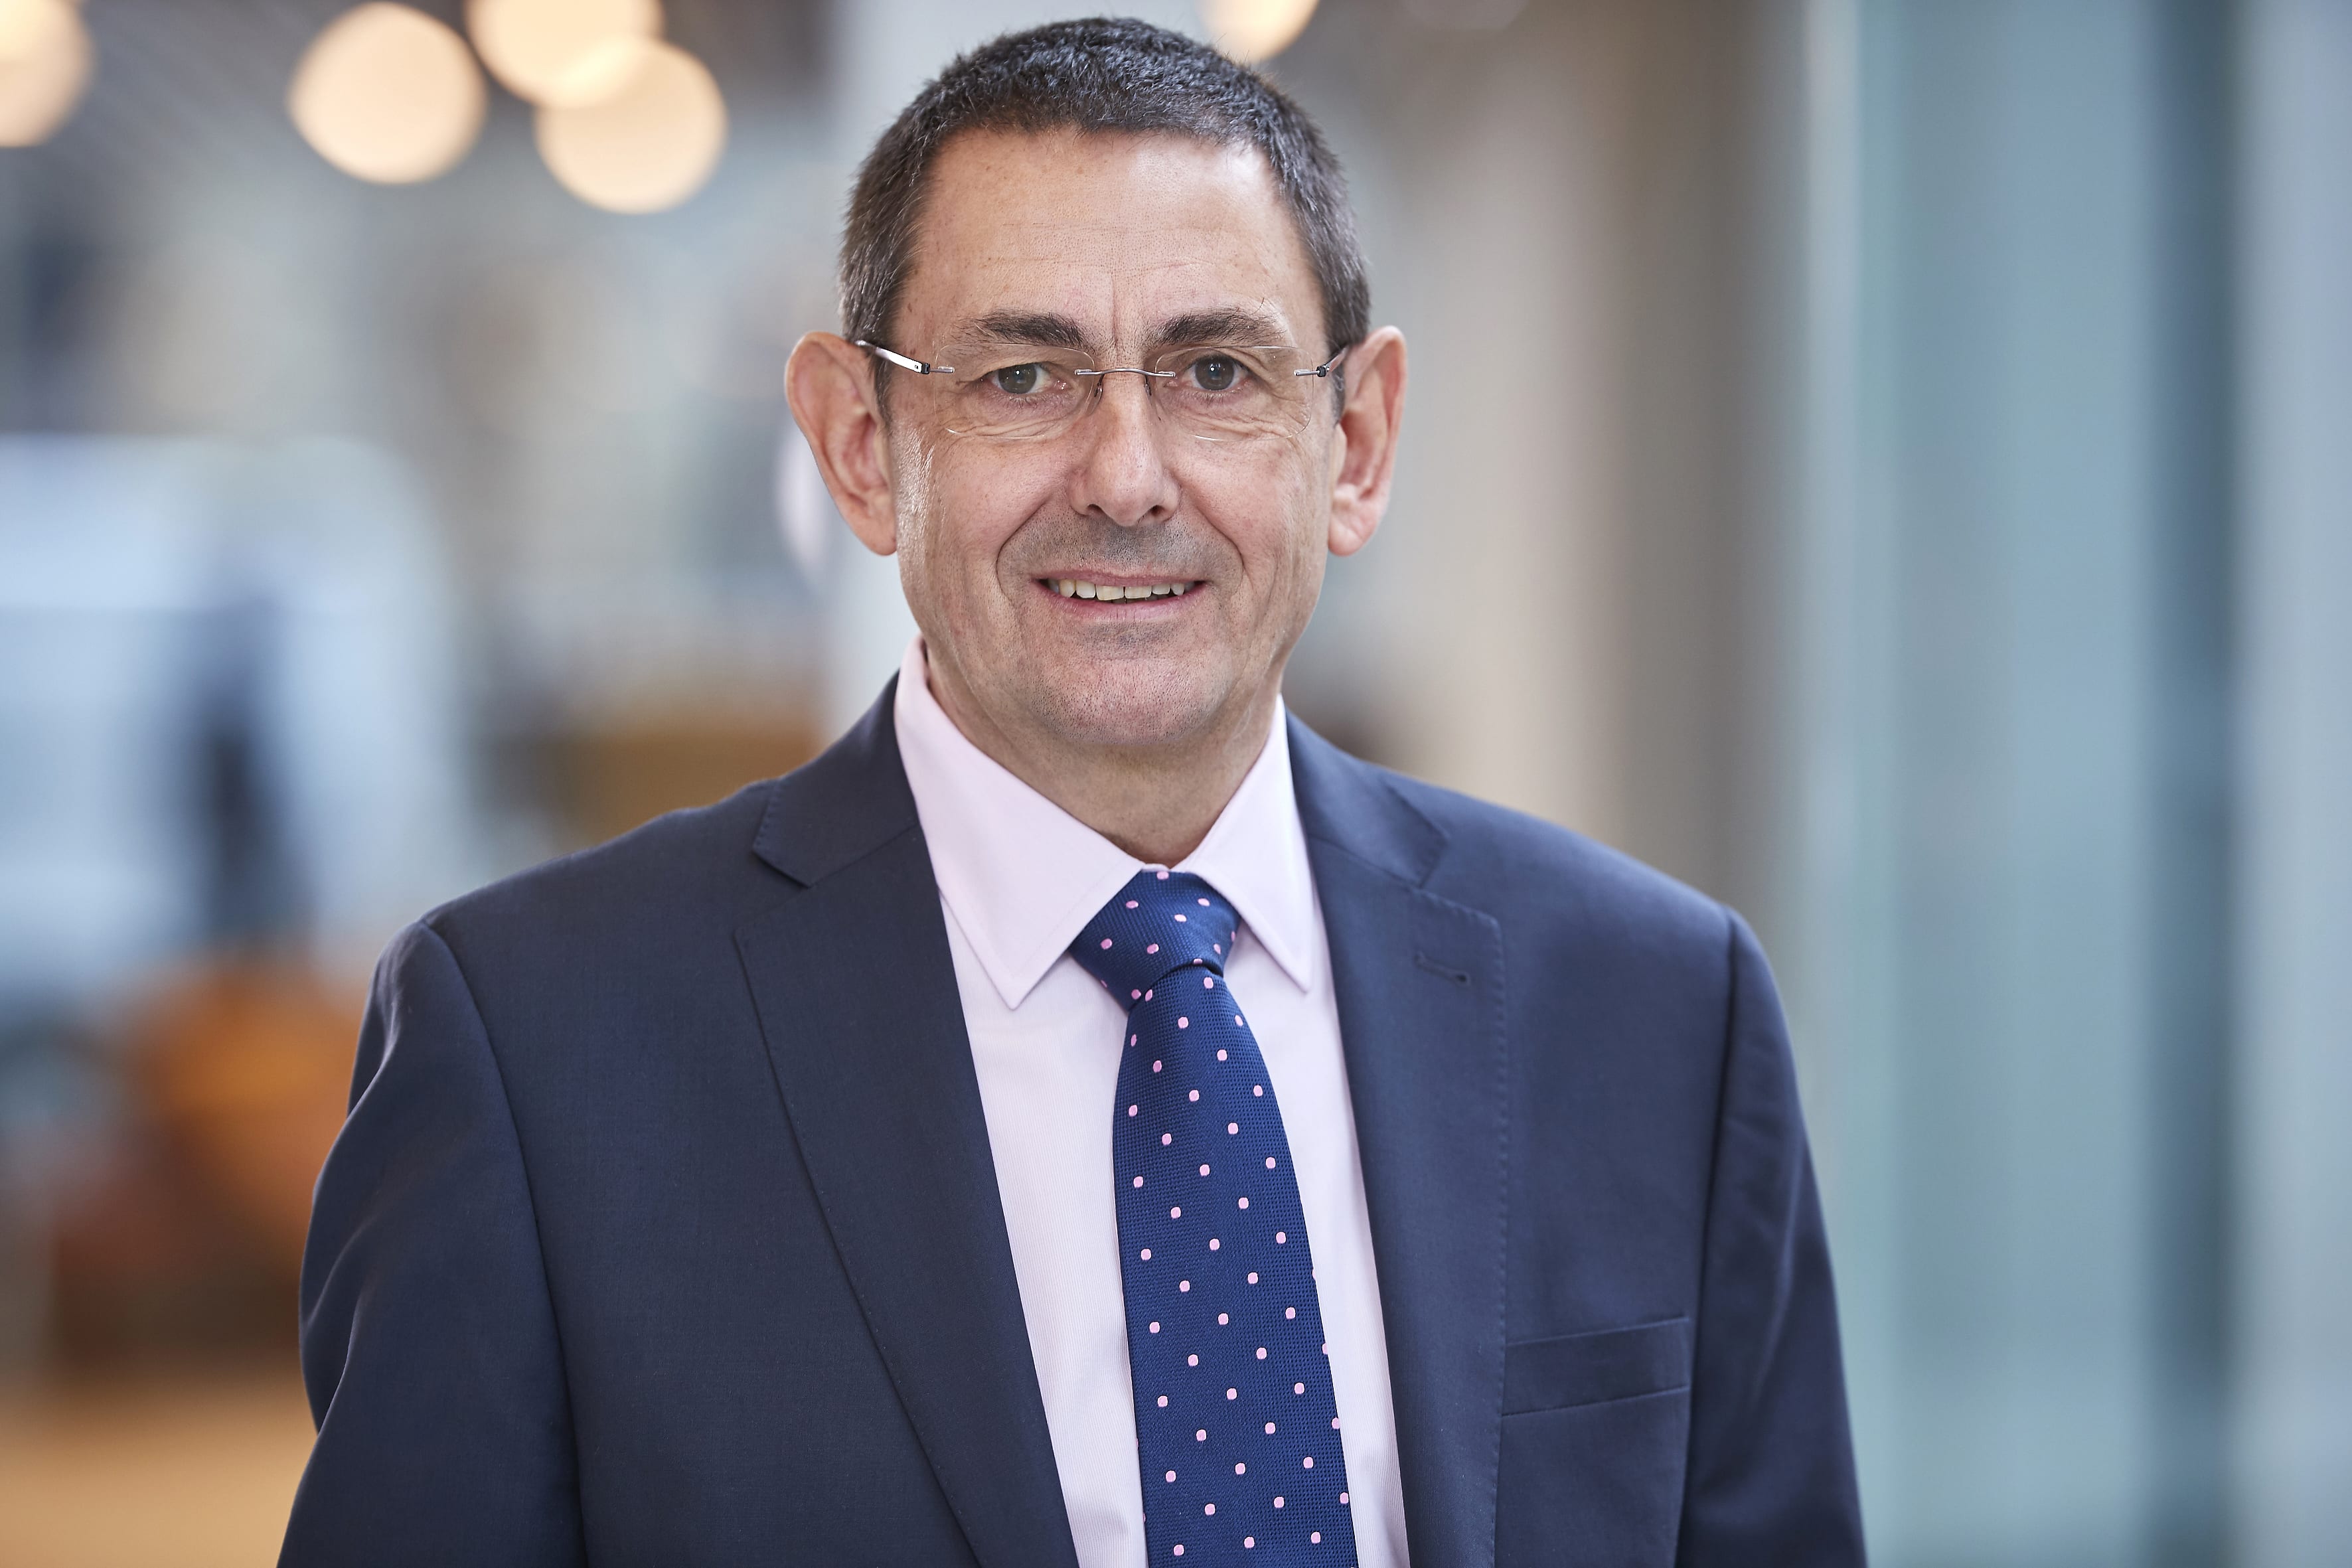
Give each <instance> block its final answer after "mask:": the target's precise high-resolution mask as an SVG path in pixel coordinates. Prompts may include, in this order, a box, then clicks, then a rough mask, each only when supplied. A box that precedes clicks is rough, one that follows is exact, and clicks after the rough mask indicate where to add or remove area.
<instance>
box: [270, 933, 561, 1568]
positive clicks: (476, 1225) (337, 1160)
mask: <svg viewBox="0 0 2352 1568" xmlns="http://www.w3.org/2000/svg"><path fill="white" fill-rule="evenodd" d="M302 1372H303V1378H304V1381H305V1383H306V1384H308V1386H309V1389H310V1408H311V1414H312V1415H313V1417H314V1418H315V1419H316V1420H317V1422H318V1424H319V1437H318V1442H317V1445H316V1447H314V1448H313V1449H312V1452H311V1455H310V1466H309V1468H307V1469H306V1470H305V1471H304V1473H303V1477H302V1482H301V1486H300V1489H299V1491H298V1492H297V1494H296V1497H295V1500H294V1511H293V1518H292V1520H291V1521H290V1523H289V1527H288V1530H287V1533H286V1543H285V1548H284V1552H283V1553H282V1555H281V1556H280V1558H279V1562H280V1563H281V1565H282V1568H327V1565H334V1564H342V1563H448V1564H465V1563H480V1564H484V1565H485V1568H488V1565H489V1564H498V1565H499V1568H514V1565H519V1564H550V1565H552V1564H576V1563H582V1562H583V1560H584V1559H583V1550H582V1544H581V1524H580V1510H579V1500H578V1489H577V1484H576V1478H575V1472H574V1468H573V1459H572V1421H571V1412H570V1408H569V1405H568V1401H567V1398H566V1394H565V1389H564V1378H563V1368H562V1352H561V1347H560V1345H559V1343H558V1342H557V1337H556V1327H555V1317H554V1311H553V1309H552V1306H551V1302H550V1300H549V1296H548V1287H547V1279H546V1275H545V1272H544V1269H543V1268H542V1265H541V1258H540V1249H539V1237H538V1230H537V1225H536V1222H535V1220H534V1218H533V1215H532V1209H531V1196H530V1184H529V1179H528V1176H527V1173H526V1172H525V1170H524V1166H523V1160H522V1151H521V1148H520V1143H519V1142H518V1139H517V1135H516V1131H515V1125H514V1119H513V1116H512V1114H511V1112H510V1111H509V1109H508V1103H507V1094H506V1087H505V1084H504V1082H503V1080H502V1079H501V1078H500V1075H499V1065H498V1062H497V1059H496V1058H495V1057H494V1056H493V1054H492V1052H491V1048H490V1041H489V1037H488V1032H487V1031H486V1030H485V1028H484V1027H483V1024H482V1019H481V1015H480V1014H479V1013H478V1011H477V1009H476V1007H475V1005H474V1000H473V995H472V994H471V992H470V991H469V990H468V988H467V981H466V977H465V975H464V974H463V973H461V972H460V970H459V968H458V964H457V957H456V955H455V954H454V953H453V952H451V951H450V949H449V947H448V946H447V944H446V943H445V942H443V941H442V939H441V938H440V937H439V936H438V935H436V934H435V932H434V931H431V930H430V929H428V928H427V927H425V926H423V925H417V926H411V927H410V928H409V929H408V930H407V931H404V932H402V933H401V935H400V936H399V937H398V938H396V939H395V940H394V942H393V944H392V946H391V948H390V949H389V950H388V951H387V952H386V953H385V955H384V958H383V963H382V964H381V965H380V966H379V968H378V970H377V972H376V982H375V987H374V991H373V995H372V996H371V998H370V1002H369V1006H368V1012H367V1018H366V1022H365V1023H364V1025H363V1026H362V1030H361V1034H360V1045H359V1059H358V1064H357V1068H356V1069H355V1071H354V1074H353V1082H352V1109H351V1114H350V1117H349V1119H348V1120H347V1121H345V1123H344V1125H343V1130H342V1132H341V1136H340V1137H339V1138H338V1139H337V1140H336V1142H335V1146H334V1150H333V1152H331V1154H330V1155H329V1156H328V1158H327V1163H326V1168H325V1170H324V1171H323V1172H322V1173H320V1178H319V1185H318V1193H317V1197H316V1203H315V1206H314V1208H313V1210H312V1214H311V1221H310V1245H309V1247H308V1250H307V1252H306V1254H305V1256H304V1258H303V1266H302Z"/></svg>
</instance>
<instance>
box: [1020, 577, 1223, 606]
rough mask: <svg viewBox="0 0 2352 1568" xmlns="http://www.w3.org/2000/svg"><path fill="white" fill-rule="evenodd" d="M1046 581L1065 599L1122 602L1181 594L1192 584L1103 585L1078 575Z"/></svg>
mask: <svg viewBox="0 0 2352 1568" xmlns="http://www.w3.org/2000/svg"><path fill="white" fill-rule="evenodd" d="M1045 581H1046V583H1047V584H1048V585H1049V586H1051V587H1052V588H1053V590H1054V592H1055V593H1056V594H1059V595H1062V597H1064V598H1065V599H1100V600H1105V601H1114V600H1115V601H1118V602H1120V603H1124V602H1125V601H1127V600H1129V599H1165V598H1167V597H1169V596H1170V595H1176V594H1181V593H1183V592H1184V590H1186V589H1187V588H1190V587H1191V586H1192V584H1190V583H1150V584H1141V583H1139V584H1135V585H1133V586H1131V587H1130V586H1123V585H1120V584H1110V585H1108V586H1102V585H1098V584H1093V583H1089V582H1087V581H1085V580H1084V579H1083V578H1078V577H1049V578H1047V579H1045Z"/></svg>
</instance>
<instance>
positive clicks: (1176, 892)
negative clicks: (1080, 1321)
mask: <svg viewBox="0 0 2352 1568" xmlns="http://www.w3.org/2000/svg"><path fill="white" fill-rule="evenodd" d="M1240 926H1241V921H1240V920H1239V919H1238V918H1237V917H1236V916H1235V915H1234V910H1233V907H1232V906H1231V905H1229V904H1227V903H1226V902H1225V901H1224V900H1223V899H1222V898H1220V897H1218V896H1217V891H1216V889H1213V888H1212V887H1210V886H1209V884H1208V883H1207V882H1205V881H1202V879H1200V878H1198V877H1195V876H1192V875H1191V874H1189V873H1182V872H1170V871H1142V872H1139V873H1137V875H1136V877H1135V879H1134V880H1132V881H1130V882H1129V883H1128V885H1127V886H1126V887H1125V888H1124V889H1121V890H1120V892H1119V893H1118V897H1116V898H1114V899H1112V900H1111V901H1110V902H1109V903H1108V904H1105V905H1104V906H1103V908H1102V910H1101V912H1100V913H1098V914H1097V915H1096V916H1095V918H1094V920H1093V921H1090V922H1089V923H1088V924H1087V929H1086V930H1085V931H1083V932H1081V933H1080V934H1079V936H1078V940H1077V941H1076V942H1075V943H1073V944H1072V946H1071V949H1070V951H1071V952H1072V954H1073V955H1074V956H1075V957H1076V959H1077V961H1078V962H1079V963H1082V964H1084V965H1085V966H1086V968H1087V972H1088V973H1091V974H1092V975H1094V977H1095V978H1096V979H1097V980H1099V981H1101V982H1102V984H1103V985H1104V987H1105V988H1106V989H1108V991H1109V992H1110V993H1111V994H1112V995H1113V996H1115V997H1117V998H1118V1003H1119V1005H1121V1006H1123V1007H1125V1008H1126V1009H1127V1029H1126V1035H1127V1038H1126V1041H1125V1042H1124V1048H1123V1050H1122V1052H1121V1055H1120V1060H1119V1070H1118V1104H1117V1106H1116V1107H1114V1109H1113V1111H1112V1115H1111V1163H1112V1168H1113V1173H1114V1175H1115V1178H1116V1180H1117V1184H1118V1241H1119V1260H1120V1269H1121V1273H1122V1275H1123V1277H1124V1279H1125V1282H1126V1286H1127V1348H1128V1365H1129V1370H1130V1371H1131V1373H1133V1377H1134V1384H1135V1431H1136V1440H1137V1446H1138V1447H1139V1450H1140V1454H1141V1458H1142V1464H1143V1521H1144V1539H1145V1541H1146V1542H1148V1544H1149V1549H1150V1561H1151V1562H1152V1563H1173V1562H1175V1561H1176V1560H1177V1559H1179V1558H1181V1559H1182V1560H1183V1562H1184V1563H1185V1568H1192V1564H1194V1563H1237V1564H1238V1563H1251V1564H1273V1563H1299V1564H1308V1563H1313V1564H1326V1565H1328V1568H1353V1564H1354V1563H1355V1561H1356V1532H1355V1526H1354V1524H1353V1522H1352V1521H1351V1520H1350V1518H1349V1511H1348V1468H1347V1461H1346V1459H1345V1458H1344V1456H1343V1454H1342V1452H1341V1450H1340V1446H1339V1410H1338V1406H1337V1405H1336V1404H1335V1403H1334V1401H1333V1397H1332V1393H1331V1363H1330V1357H1329V1350H1328V1345H1327V1344H1326V1342H1325V1340H1324V1333H1323V1312H1322V1309H1321V1307H1320V1305H1319V1304H1318V1301H1317V1300H1316V1295H1315V1265H1314V1259H1313V1257H1312V1255H1311V1254H1310V1253H1309V1252H1308V1251H1307V1219H1306V1215H1305V1213H1304V1211H1303V1210H1301V1208H1300V1207H1299V1203H1298V1177H1297V1173H1295V1172H1294V1171H1293V1170H1292V1169H1291V1164H1290V1143H1289V1141H1288V1140H1287V1139H1286V1138H1285V1137H1284V1136H1283V1131H1282V1110H1281V1108H1280V1107H1279V1106H1278V1105H1276V1102H1275V1095H1274V1085H1273V1084H1272V1083H1270V1082H1268V1081H1267V1079H1266V1072H1265V1058H1264V1057H1263V1056H1261V1055H1260V1054H1259V1052H1258V1048H1257V1039H1256V1037H1255V1036H1253V1035H1252V1034H1251V1033H1250V1027H1249V1025H1248V1023H1247V1022H1246V1021H1245V1020H1246V1019H1247V1017H1248V1012H1247V1010H1246V1009H1245V1008H1244V1007H1243V1005H1241V1003H1240V1002H1239V1001H1238V1000H1236V999H1235V998H1234V994H1233V993H1232V992H1231V991H1230V990H1229V989H1227V987H1226V985H1225V979H1224V974H1225V961H1226V959H1227V957H1228V956H1229V955H1230V954H1231V953H1232V952H1233V943H1234V937H1235V935H1236V934H1237V933H1238V931H1239V930H1240Z"/></svg>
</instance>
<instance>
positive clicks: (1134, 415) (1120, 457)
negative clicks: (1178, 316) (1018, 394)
mask: <svg viewBox="0 0 2352 1568" xmlns="http://www.w3.org/2000/svg"><path fill="white" fill-rule="evenodd" d="M1100 385H1101V391H1100V392H1099V393H1097V399H1098V401H1097V404H1096V406H1095V408H1094V411H1093V413H1092V414H1091V415H1089V416H1087V418H1085V419H1082V420H1080V421H1079V423H1078V428H1079V432H1080V434H1079V439H1080V441H1082V442H1083V443H1084V446H1083V447H1082V449H1081V451H1080V453H1079V455H1078V459H1077V462H1076V467H1075V468H1074V469H1073V471H1072V474H1071V484H1072V487H1073V493H1072V495H1071V497H1070V500H1071V503H1072V504H1073V505H1075V506H1076V508H1077V510H1079V511H1080V512H1081V513H1088V514H1094V515H1098V516H1101V517H1104V518H1107V519H1108V520H1109V521H1112V522H1115V523H1118V525H1119V526H1121V527H1122V528H1134V527H1139V526H1140V525H1142V524H1144V523H1150V522H1165V521H1168V520H1169V519H1171V518H1172V517H1174V516H1175V515H1176V508H1177V505H1178V502H1179V501H1180V500H1181V489H1180V488H1179V486H1178V485H1177V483H1176V476H1175V474H1174V473H1173V472H1172V471H1171V469H1170V468H1169V467H1168V463H1167V459H1166V456H1165V454H1164V453H1163V452H1162V450H1161V448H1160V421H1159V418H1158V417H1157V416H1155V415H1154V414H1153V412H1152V408H1151V394H1150V385H1149V384H1148V378H1147V377H1145V376H1143V375H1141V374H1128V373H1124V372H1117V371H1114V372H1112V373H1110V374H1107V375H1105V376H1104V377H1103V378H1102V381H1101V383H1100Z"/></svg>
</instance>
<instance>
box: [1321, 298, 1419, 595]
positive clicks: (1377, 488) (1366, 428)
mask: <svg viewBox="0 0 2352 1568" xmlns="http://www.w3.org/2000/svg"><path fill="white" fill-rule="evenodd" d="M1345 367H1346V371H1347V377H1348V383H1347V384H1348V400H1347V402H1346V404H1345V405H1342V406H1341V408H1340V410H1339V438H1338V439H1337V440H1335V441H1333V442H1332V443H1331V539H1330V545H1331V553H1332V554H1334V555H1353V554H1354V553H1355V552H1357V551H1359V550H1361V549H1362V548H1363V547H1364V545H1365V542H1367V541H1369V540H1370V538H1371V537H1372V531H1373V530H1374V529H1377V528H1378V527H1380V525H1381V517H1382V516H1383V515H1384V514H1385V513H1386V512H1387V511H1388V510H1389V480H1390V479H1391V478H1392V477H1394V475H1395V473H1396V448H1397V426H1398V424H1399V422H1400V421H1402V419H1403V417H1404V334H1403V333H1402V332H1401V331H1397V330H1396V329H1395V328H1394V327H1382V328H1381V330H1380V331H1376V332H1374V333H1372V334H1371V336H1370V337H1368V338H1366V339H1365V340H1364V341H1363V342H1360V343H1358V344H1357V345H1356V346H1355V347H1354V348H1352V349H1350V350H1349V351H1348V357H1347V360H1346V361H1345Z"/></svg>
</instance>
